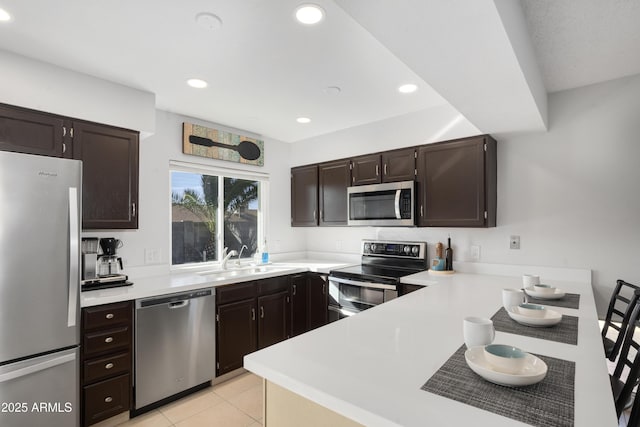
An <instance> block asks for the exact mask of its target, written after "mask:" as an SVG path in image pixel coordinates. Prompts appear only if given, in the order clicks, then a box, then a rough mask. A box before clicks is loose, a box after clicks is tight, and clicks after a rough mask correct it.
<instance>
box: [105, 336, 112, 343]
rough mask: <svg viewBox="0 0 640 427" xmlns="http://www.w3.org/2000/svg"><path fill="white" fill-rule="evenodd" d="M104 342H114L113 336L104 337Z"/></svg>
mask: <svg viewBox="0 0 640 427" xmlns="http://www.w3.org/2000/svg"><path fill="white" fill-rule="evenodd" d="M104 342H106V343H110V342H113V337H106V338H105V339H104Z"/></svg>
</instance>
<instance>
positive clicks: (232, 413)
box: [96, 372, 262, 427]
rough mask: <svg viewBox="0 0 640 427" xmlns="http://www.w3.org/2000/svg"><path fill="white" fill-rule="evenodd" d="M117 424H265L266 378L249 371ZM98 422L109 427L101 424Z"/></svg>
mask: <svg viewBox="0 0 640 427" xmlns="http://www.w3.org/2000/svg"><path fill="white" fill-rule="evenodd" d="M107 421H108V420H107ZM111 425H113V424H111ZM115 425H117V426H120V427H204V426H206V427H217V426H221V427H258V426H261V425H262V378H260V377H258V376H256V375H254V374H252V373H250V372H247V373H244V374H242V375H240V376H237V377H235V378H232V379H230V380H228V381H225V382H223V383H220V384H217V385H214V386H213V387H208V388H206V389H204V390H200V391H198V392H196V393H194V394H191V395H189V396H187V397H184V398H182V399H180V400H177V401H175V402H172V403H169V404H167V405H165V406H162V407H160V408H158V409H155V410H153V411H150V412H148V413H146V414H144V415H140V416H138V417H135V418H132V419H130V420H128V421H125V422H124V423H121V424H117V423H116V424H115ZM96 426H100V427H107V425H104V426H103V425H101V424H97V425H96ZM109 427H110V426H109Z"/></svg>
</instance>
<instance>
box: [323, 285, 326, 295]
mask: <svg viewBox="0 0 640 427" xmlns="http://www.w3.org/2000/svg"><path fill="white" fill-rule="evenodd" d="M326 292H327V284H326V283H323V284H322V295H324V294H325V293H326Z"/></svg>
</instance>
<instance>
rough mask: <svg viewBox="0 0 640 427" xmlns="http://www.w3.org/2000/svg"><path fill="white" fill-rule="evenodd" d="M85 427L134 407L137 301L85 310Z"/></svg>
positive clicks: (83, 398)
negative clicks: (134, 334) (134, 332)
mask: <svg viewBox="0 0 640 427" xmlns="http://www.w3.org/2000/svg"><path fill="white" fill-rule="evenodd" d="M81 334H82V346H81V351H80V354H81V356H80V358H81V365H80V366H81V367H80V372H81V375H80V376H81V386H82V388H81V390H82V398H81V405H82V420H81V425H83V426H90V425H92V424H95V423H97V422H99V421H102V420H105V419H107V418H110V417H112V416H114V415H117V414H119V413H121V412H125V411H128V410H129V409H130V408H131V402H132V398H133V393H132V381H131V373H132V372H133V369H132V360H133V356H132V355H133V340H132V338H133V302H132V301H124V302H118V303H114V304H105V305H99V306H95V307H87V308H83V309H82V332H81Z"/></svg>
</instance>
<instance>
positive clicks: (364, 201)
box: [347, 181, 415, 227]
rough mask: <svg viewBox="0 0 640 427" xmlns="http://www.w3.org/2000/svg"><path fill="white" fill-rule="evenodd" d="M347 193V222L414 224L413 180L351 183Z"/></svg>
mask: <svg viewBox="0 0 640 427" xmlns="http://www.w3.org/2000/svg"><path fill="white" fill-rule="evenodd" d="M347 197H348V199H347V215H348V216H347V218H348V220H347V224H348V225H372V226H387V227H390V226H391V227H393V226H395V227H398V226H405V227H406V226H414V225H415V183H414V182H413V181H402V182H390V183H387V184H372V185H360V186H357V187H349V188H348V189H347Z"/></svg>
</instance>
